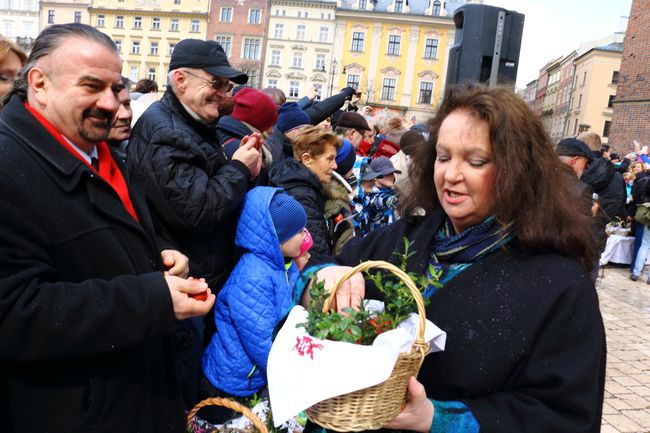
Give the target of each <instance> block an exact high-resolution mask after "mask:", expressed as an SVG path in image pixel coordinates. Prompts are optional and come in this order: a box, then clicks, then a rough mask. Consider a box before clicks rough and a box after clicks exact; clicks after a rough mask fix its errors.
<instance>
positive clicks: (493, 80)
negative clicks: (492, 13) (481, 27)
mask: <svg viewBox="0 0 650 433" xmlns="http://www.w3.org/2000/svg"><path fill="white" fill-rule="evenodd" d="M505 21H506V13H505V12H503V11H500V12H499V14H498V16H497V30H496V35H495V36H494V52H493V54H492V69H491V70H490V87H495V86H496V85H497V78H498V75H499V62H500V61H501V42H503V28H504V26H505Z"/></svg>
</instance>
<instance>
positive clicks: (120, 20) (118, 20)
mask: <svg viewBox="0 0 650 433" xmlns="http://www.w3.org/2000/svg"><path fill="white" fill-rule="evenodd" d="M115 28H118V29H123V28H124V17H123V16H122V15H118V16H116V17H115Z"/></svg>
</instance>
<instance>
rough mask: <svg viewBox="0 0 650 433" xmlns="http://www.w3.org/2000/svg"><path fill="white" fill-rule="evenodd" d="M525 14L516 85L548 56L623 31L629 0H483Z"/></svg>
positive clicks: (531, 77)
mask: <svg viewBox="0 0 650 433" xmlns="http://www.w3.org/2000/svg"><path fill="white" fill-rule="evenodd" d="M484 4H489V5H493V6H499V7H502V8H505V9H509V10H514V11H517V12H520V13H523V14H524V15H526V19H525V22H524V35H523V40H522V43H521V54H520V55H519V70H518V72H517V87H518V88H520V87H525V86H526V84H527V83H529V82H530V81H532V80H534V79H536V78H537V77H538V75H539V69H540V68H541V67H542V66H544V65H545V64H546V63H547V62H549V61H550V60H553V59H555V58H557V57H559V56H561V55H566V54H569V53H571V51H573V50H574V49H576V48H578V46H579V45H580V44H581V43H583V42H588V41H591V40H594V39H600V38H603V37H606V36H608V35H611V34H613V33H614V32H624V31H625V24H626V21H625V20H624V19H622V18H621V16H625V17H627V16H628V15H629V14H630V7H631V6H632V0H485V2H484Z"/></svg>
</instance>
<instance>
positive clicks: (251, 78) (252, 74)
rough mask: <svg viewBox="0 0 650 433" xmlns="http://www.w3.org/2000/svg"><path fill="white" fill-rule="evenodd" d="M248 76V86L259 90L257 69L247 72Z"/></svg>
mask: <svg viewBox="0 0 650 433" xmlns="http://www.w3.org/2000/svg"><path fill="white" fill-rule="evenodd" d="M246 75H248V81H247V82H246V85H248V86H251V87H255V88H257V69H250V70H248V71H246Z"/></svg>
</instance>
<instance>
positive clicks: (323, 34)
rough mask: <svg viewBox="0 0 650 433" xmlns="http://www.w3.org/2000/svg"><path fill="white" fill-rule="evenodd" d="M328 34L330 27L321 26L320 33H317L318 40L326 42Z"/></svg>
mask: <svg viewBox="0 0 650 433" xmlns="http://www.w3.org/2000/svg"><path fill="white" fill-rule="evenodd" d="M329 36H330V29H329V28H327V27H321V28H320V33H319V34H318V41H319V42H327V40H328V39H329Z"/></svg>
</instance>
